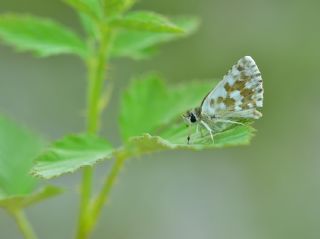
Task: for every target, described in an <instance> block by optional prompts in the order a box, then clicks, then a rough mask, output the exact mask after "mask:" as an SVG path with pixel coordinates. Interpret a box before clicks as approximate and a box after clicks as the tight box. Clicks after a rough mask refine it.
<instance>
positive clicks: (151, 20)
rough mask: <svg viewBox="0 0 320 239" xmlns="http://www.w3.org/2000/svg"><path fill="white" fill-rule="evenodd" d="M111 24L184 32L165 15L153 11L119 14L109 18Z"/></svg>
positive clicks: (141, 29) (151, 30) (129, 27)
mask: <svg viewBox="0 0 320 239" xmlns="http://www.w3.org/2000/svg"><path fill="white" fill-rule="evenodd" d="M109 24H110V25H111V26H116V27H122V28H126V29H128V30H138V31H149V32H168V33H182V32H183V29H182V28H180V27H179V26H177V25H175V24H174V23H173V22H170V21H169V19H167V18H166V17H164V16H161V15H160V14H156V13H153V12H145V11H136V12H129V13H128V14H126V15H121V16H120V15H119V16H115V17H113V18H110V19H109Z"/></svg>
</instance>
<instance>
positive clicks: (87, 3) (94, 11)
mask: <svg viewBox="0 0 320 239" xmlns="http://www.w3.org/2000/svg"><path fill="white" fill-rule="evenodd" d="M63 1H64V2H65V3H66V4H68V5H70V6H71V7H72V8H74V9H75V10H76V11H77V12H78V13H83V14H85V15H87V16H89V17H90V18H91V19H94V20H99V19H101V18H102V16H103V13H102V6H101V3H100V1H99V0H63Z"/></svg>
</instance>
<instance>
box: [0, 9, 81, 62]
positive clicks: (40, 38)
mask: <svg viewBox="0 0 320 239" xmlns="http://www.w3.org/2000/svg"><path fill="white" fill-rule="evenodd" d="M0 38H2V40H3V41H4V42H5V43H7V44H9V45H12V46H14V47H15V48H16V49H18V50H19V51H32V52H33V53H35V54H36V55H39V56H50V55H57V54H63V53H71V54H77V55H80V56H82V57H85V56H86V54H87V48H86V45H85V43H84V42H82V40H81V39H80V38H79V37H78V36H77V35H76V34H75V33H73V32H72V31H71V30H69V29H67V28H66V27H64V26H62V25H60V24H58V23H55V22H54V21H51V20H47V19H42V18H36V17H32V16H23V15H15V14H5V15H0Z"/></svg>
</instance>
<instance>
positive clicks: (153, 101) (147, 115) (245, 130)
mask: <svg viewBox="0 0 320 239" xmlns="http://www.w3.org/2000/svg"><path fill="white" fill-rule="evenodd" d="M213 86H214V81H212V82H210V83H201V82H193V83H186V84H184V85H183V86H174V87H172V86H171V87H169V86H167V85H165V83H164V82H163V81H162V80H161V79H160V78H159V77H157V76H155V75H149V76H146V77H144V78H142V79H137V80H135V81H133V82H132V84H131V86H130V87H129V89H128V90H127V92H126V93H125V94H124V97H123V99H122V105H121V109H122V110H121V114H120V126H121V132H122V136H123V138H124V140H126V141H127V142H128V143H129V145H131V146H134V150H133V152H135V153H136V154H141V153H146V152H153V151H159V150H165V149H196V150H199V149H203V148H208V147H222V146H231V145H245V144H248V143H249V142H250V139H251V138H252V136H253V132H254V129H253V128H252V127H251V126H249V125H248V124H247V123H248V122H242V123H241V124H243V125H237V124H233V125H231V124H220V125H218V124H217V125H216V126H215V127H216V128H217V130H216V131H215V135H214V143H213V142H212V140H211V137H210V135H209V133H208V132H207V131H206V130H204V129H201V128H200V129H201V130H199V131H198V132H197V131H196V128H195V127H192V126H190V128H189V127H186V124H185V123H184V121H183V119H182V117H181V115H182V114H183V113H184V112H185V111H186V110H188V109H190V108H193V107H196V106H199V105H200V103H201V101H202V99H203V97H204V96H205V95H206V94H207V93H208V92H209V91H210V90H211V89H212V88H213ZM218 126H219V127H218ZM218 129H219V130H218ZM188 135H190V136H191V140H190V144H188V142H187V137H188Z"/></svg>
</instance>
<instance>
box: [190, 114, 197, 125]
mask: <svg viewBox="0 0 320 239" xmlns="http://www.w3.org/2000/svg"><path fill="white" fill-rule="evenodd" d="M196 121H197V118H196V117H195V115H194V114H193V113H191V114H190V122H191V123H195V122H196Z"/></svg>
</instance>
